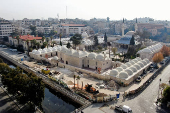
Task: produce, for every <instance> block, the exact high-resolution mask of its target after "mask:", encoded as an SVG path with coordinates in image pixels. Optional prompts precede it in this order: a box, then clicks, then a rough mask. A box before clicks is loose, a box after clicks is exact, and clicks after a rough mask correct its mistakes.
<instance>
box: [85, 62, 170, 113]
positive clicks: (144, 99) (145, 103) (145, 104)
mask: <svg viewBox="0 0 170 113" xmlns="http://www.w3.org/2000/svg"><path fill="white" fill-rule="evenodd" d="M169 70H170V63H169V64H168V65H167V67H166V68H165V69H164V70H163V71H162V72H161V73H160V74H159V75H158V76H157V77H156V78H155V79H154V80H153V81H152V83H151V84H150V85H149V86H148V87H147V88H146V89H145V90H144V91H143V92H141V93H140V94H138V95H137V96H134V97H133V96H132V97H130V98H126V99H125V100H123V98H122V97H120V99H119V101H118V102H117V103H115V102H107V103H106V104H109V105H113V106H115V105H127V106H129V107H130V108H131V109H132V111H133V113H170V109H169V111H168V110H164V109H161V108H160V107H158V106H157V105H156V104H155V102H156V100H157V95H158V88H159V82H160V78H161V83H167V84H168V81H169V77H170V71H169ZM102 105H103V103H97V104H94V105H91V106H89V107H88V108H86V109H84V110H83V111H84V113H90V111H92V110H93V113H100V112H101V113H103V112H105V113H113V112H115V113H116V111H114V110H111V109H110V107H101V106H102ZM90 109H91V110H90Z"/></svg>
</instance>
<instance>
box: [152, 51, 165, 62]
mask: <svg viewBox="0 0 170 113" xmlns="http://www.w3.org/2000/svg"><path fill="white" fill-rule="evenodd" d="M163 58H164V57H163V55H162V53H161V52H159V53H155V54H154V56H153V58H152V60H153V62H155V63H159V62H161V61H162V60H163Z"/></svg>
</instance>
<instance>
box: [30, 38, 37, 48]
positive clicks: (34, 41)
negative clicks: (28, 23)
mask: <svg viewBox="0 0 170 113" xmlns="http://www.w3.org/2000/svg"><path fill="white" fill-rule="evenodd" d="M31 41H32V44H33V47H35V46H36V43H37V41H36V40H35V39H33V40H31Z"/></svg>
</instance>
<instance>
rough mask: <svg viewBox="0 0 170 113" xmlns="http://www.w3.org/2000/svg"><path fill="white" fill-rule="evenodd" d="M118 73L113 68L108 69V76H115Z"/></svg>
mask: <svg viewBox="0 0 170 113" xmlns="http://www.w3.org/2000/svg"><path fill="white" fill-rule="evenodd" d="M118 73H119V72H118V71H117V70H115V69H113V70H111V71H110V76H113V77H116V76H117V75H118Z"/></svg>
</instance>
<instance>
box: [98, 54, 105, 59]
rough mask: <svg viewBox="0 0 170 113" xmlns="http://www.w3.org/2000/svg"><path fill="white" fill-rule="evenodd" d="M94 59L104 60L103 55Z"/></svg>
mask: <svg viewBox="0 0 170 113" xmlns="http://www.w3.org/2000/svg"><path fill="white" fill-rule="evenodd" d="M96 59H97V60H103V59H104V55H103V54H98V55H97V56H96Z"/></svg>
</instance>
